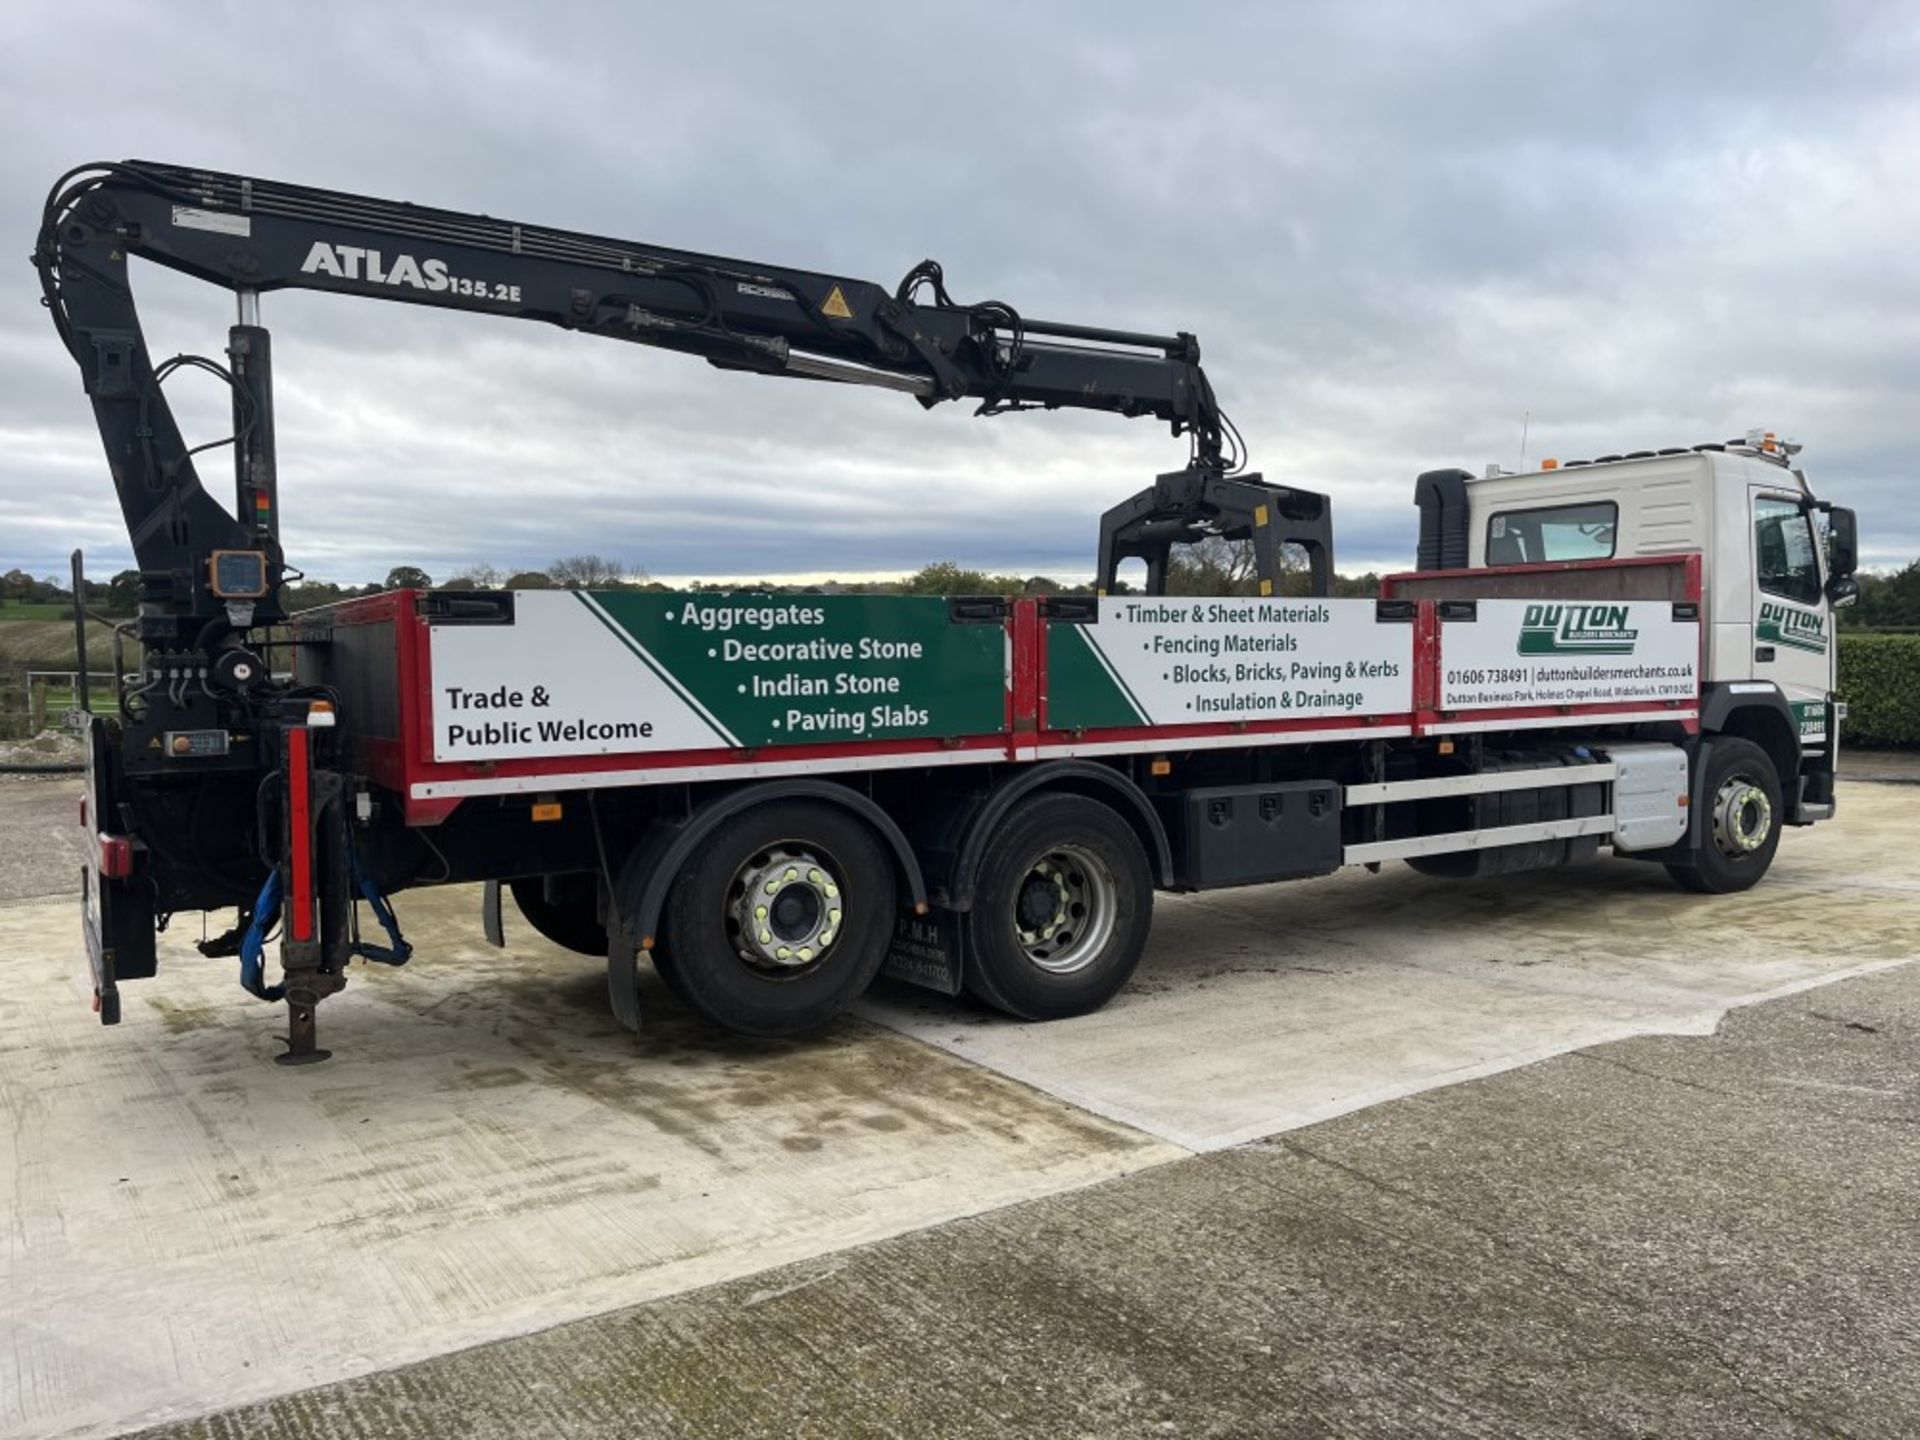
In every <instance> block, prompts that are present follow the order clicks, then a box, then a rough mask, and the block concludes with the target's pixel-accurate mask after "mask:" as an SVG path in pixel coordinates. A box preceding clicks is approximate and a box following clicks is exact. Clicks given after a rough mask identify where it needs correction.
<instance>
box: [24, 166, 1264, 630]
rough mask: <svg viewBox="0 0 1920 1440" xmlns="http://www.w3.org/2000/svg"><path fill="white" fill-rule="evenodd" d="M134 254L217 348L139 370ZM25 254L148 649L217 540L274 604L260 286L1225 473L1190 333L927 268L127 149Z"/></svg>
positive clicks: (80, 177)
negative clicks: (214, 306) (751, 374)
mask: <svg viewBox="0 0 1920 1440" xmlns="http://www.w3.org/2000/svg"><path fill="white" fill-rule="evenodd" d="M134 257H139V258H142V259H146V260H150V261H152V262H154V263H156V264H159V265H164V266H166V267H168V268H169V269H173V270H178V271H180V272H182V273H184V274H188V275H191V276H193V277H195V278H196V279H199V280H204V281H207V282H208V283H210V284H214V285H220V286H224V287H226V288H228V289H230V290H233V291H235V292H236V293H237V294H238V295H239V297H240V323H239V324H238V325H236V326H235V327H234V329H233V332H232V338H231V343H230V347H229V356H230V361H229V363H228V364H226V365H222V364H221V363H220V362H218V361H215V360H210V359H206V358H204V357H180V358H178V359H176V360H173V361H168V362H164V363H162V364H160V365H158V366H156V365H155V364H154V362H153V359H152V357H151V356H150V355H149V354H148V351H147V348H146V342H145V339H144V337H143V335H142V332H141V328H140V320H139V315H138V312H137V310H136V308H135V304H134V297H133V291H132V287H131V285H130V284H129V281H128V274H127V270H128V262H129V260H131V259H133V258H134ZM34 261H35V264H36V266H37V267H38V268H39V270H40V274H41V280H42V286H43V289H44V292H45V297H46V303H47V304H48V306H49V307H50V308H51V309H52V311H53V313H54V317H55V322H56V325H57V326H58V328H59V330H60V333H61V336H62V338H63V339H64V340H65V342H66V344H67V347H68V349H69V350H70V351H71V353H72V354H73V357H74V359H75V360H76V361H77V362H78V363H79V366H80V369H81V373H82V376H83V377H84V381H85V385H86V390H87V393H88V395H89V396H90V397H91V399H92V401H93V406H94V412H95V415H96V418H97V420H98V423H99V427H100V433H101V438H102V440H103V441H104V443H105V446H106V450H107V455H108V458H109V461H110V463H111V466H112V469H113V476H114V483H115V485H116V488H117V489H118V492H119V497H120V503H121V507H122V509H123V511H124V512H125V518H126V522H127V528H128V531H129V533H130V535H131V536H132V539H133V546H134V553H135V558H136V560H137V563H138V567H139V569H140V571H141V573H142V578H143V596H144V602H145V603H144V604H143V607H142V615H143V622H142V639H143V640H146V641H148V642H149V643H157V644H161V645H171V646H176V647H177V646H185V645H190V644H191V643H193V641H194V638H195V636H196V635H198V634H199V633H200V632H201V631H202V630H203V629H204V627H205V626H206V625H207V624H208V623H209V622H215V621H218V620H220V619H221V618H222V616H223V615H224V614H225V612H226V609H227V603H228V601H229V599H230V598H232V596H231V595H228V594H222V593H221V591H222V590H223V589H227V588H246V587H245V586H244V584H239V585H236V586H235V587H223V586H222V585H221V584H220V582H219V578H218V576H217V575H215V574H214V573H213V570H212V565H213V560H214V557H215V556H217V555H221V554H224V553H226V552H234V553H236V554H246V553H249V552H256V551H257V552H261V553H264V555H265V556H266V565H265V569H266V572H267V573H266V575H265V577H264V584H263V585H260V586H257V587H255V588H257V589H258V591H259V593H258V594H257V595H254V596H253V597H251V599H252V602H253V604H254V614H253V618H254V620H255V622H256V623H259V622H267V621H273V620H278V619H280V618H282V617H281V613H280V608H279V604H278V592H279V584H280V579H281V576H282V574H283V570H284V565H283V558H282V556H281V554H280V552H279V541H278V514H279V508H278V496H277V492H276V487H275V457H274V448H273V423H272V412H271V394H270V381H271V357H270V351H269V341H268V336H267V333H266V331H265V330H264V329H263V328H261V326H260V325H259V322H258V297H259V296H260V295H262V294H264V293H267V292H269V291H274V290H284V289H305V290H317V291H326V292H332V293H336V294H346V295H359V296H365V297H370V298H374V299H381V300H396V301H402V302H405V303H408V304H416V305H430V306H436V307H439V308H442V309H452V310H464V311H470V312H473V313H477V314H486V315H498V316H502V317H504V318H509V319H516V320H534V321H540V322H542V323H545V324H550V325H557V326H560V327H561V328H563V329H568V330H577V331H581V332H584V333H587V334H592V335H601V336H606V337H608V338H610V339H617V340H626V341H631V342H633V343H636V344H641V345H649V346H653V347H655V348H659V349H666V350H676V351H680V352H683V353H686V354H690V355H697V356H700V357H701V358H703V359H705V360H707V361H708V362H709V363H711V364H713V365H716V366H719V367H722V368H725V369H734V370H747V371H755V372H758V373H761V374H767V375H779V376H789V377H794V378H800V379H810V380H819V381H829V382H841V383H851V384H861V385H872V386H879V387H882V388H887V389H893V390H899V391H904V392H906V393H908V394H910V395H913V396H914V397H916V398H917V399H918V400H919V401H920V402H921V403H922V404H923V405H927V406H932V405H935V404H938V403H940V402H941V401H945V400H963V399H968V400H974V401H977V402H978V413H981V414H998V413H1003V412H1006V411H1012V410H1023V409H1036V408H1044V409H1056V408H1063V407H1073V408H1078V409H1090V410H1105V411H1111V412H1114V413H1116V414H1119V415H1123V416H1152V417H1155V418H1157V419H1160V420H1162V421H1164V422H1166V423H1167V424H1169V425H1170V426H1171V427H1172V430H1173V433H1174V434H1175V435H1176V436H1180V435H1185V436H1188V437H1190V439H1191V444H1192V456H1191V466H1190V468H1192V469H1194V470H1196V471H1199V472H1202V473H1204V474H1209V475H1219V474H1221V473H1222V472H1223V471H1230V470H1232V469H1234V468H1237V466H1236V465H1235V464H1234V463H1233V458H1237V457H1232V458H1230V457H1229V456H1228V455H1227V454H1226V453H1225V448H1224V447H1225V446H1226V445H1227V444H1228V442H1229V439H1230V437H1231V435H1232V431H1231V426H1230V424H1229V423H1228V422H1227V421H1226V420H1225V418H1224V417H1223V416H1222V414H1221V412H1220V409H1219V406H1218V405H1217V403H1216V402H1215V400H1214V396H1213V391H1212V388H1211V387H1210V386H1209V385H1208V383H1207V377H1206V375H1205V373H1204V372H1203V371H1202V370H1201V368H1200V347H1199V343H1198V342H1197V341H1196V340H1195V338H1194V337H1193V336H1192V335H1190V334H1186V333H1179V334H1174V335H1151V334H1143V333H1137V332H1132V331H1121V330H1111V329H1105V328H1100V327H1095V326H1087V325H1071V324H1060V323H1055V322H1052V321H1044V320H1035V319H1032V318H1029V317H1025V316H1023V315H1021V314H1020V313H1019V312H1018V311H1016V310H1015V309H1014V308H1013V307H1012V306H1010V305H1008V304H1005V303H1003V302H1000V301H983V302H979V303H975V304H961V303H958V302H956V301H955V300H954V299H953V298H952V297H951V296H950V295H949V294H948V292H947V289H946V285H945V279H944V276H943V274H942V271H941V268H940V266H939V265H937V264H935V263H934V262H932V261H924V262H922V263H921V264H919V265H916V266H915V267H913V269H911V270H910V271H908V273H907V274H906V276H905V277H904V278H903V279H902V280H901V282H900V283H899V284H898V285H897V286H895V287H894V288H893V289H892V290H888V289H886V288H884V287H882V286H880V285H877V284H873V283H871V282H869V281H864V280H857V279H853V278H850V277H847V276H842V275H836V274H832V273H828V272H823V271H814V270H802V269H796V268H794V267H791V266H784V265H767V264H762V263H759V262H754V261H745V260H734V259H728V258H725V257H721V256H716V255H703V254H698V253H695V252H693V251H687V250H676V249H668V248H665V247H661V246H655V245H648V244H640V243H635V242H629V241H622V240H610V239H606V238H603V237H600V236H595V235H586V234H580V233H576V232H572V231H566V230H558V229H552V228H549V227H545V226H536V225H527V224H521V223H518V222H514V221H506V220H495V219H492V218H491V217H489V216H485V215H475V214H464V213H461V212H458V211H452V210H439V209H432V208H429V207H426V206H421V205H412V204H406V203H403V202H398V201H392V200H379V199H373V198H369V197H367V196H362V195H352V194H347V193H344V192H340V191H333V190H321V189H314V188H311V187H307V186H299V185H287V184H282V183H280V182H278V181H271V180H260V179H251V178H247V177H244V176H238V175H226V174H220V173H218V172H214V171H209V170H198V169H188V168H185V167H181V166H173V165H160V164H152V163H149V162H145V161H127V162H124V163H119V164H99V165H91V166H85V167H82V168H80V169H78V170H75V171H71V172H69V173H68V175H66V176H64V177H62V179H61V181H60V182H59V183H58V184H56V186H55V187H54V189H53V191H52V193H51V194H50V195H49V197H48V201H47V207H46V213H45V220H44V224H43V227H42V230H41V232H40V237H39V243H38V245H37V247H36V250H35V255H34ZM183 363H184V364H194V365H198V366H201V367H202V368H209V369H212V370H213V371H215V373H218V374H221V375H222V376H223V377H225V378H227V379H228V380H229V381H230V383H231V384H232V386H233V390H234V397H235V398H234V441H233V443H234V446H235V466H236V476H237V495H236V505H235V512H234V514H233V515H228V514H226V513H225V511H224V509H223V507H221V506H220V505H218V504H216V503H215V502H214V501H213V500H212V498H211V497H210V496H208V495H207V493H206V492H205V490H204V489H203V488H202V487H201V484H200V480H199V477H198V474H197V472H196V469H195V465H194V458H193V457H194V451H192V450H189V449H188V448H187V445H186V443H185V441H184V440H183V439H182V437H181V434H180V431H179V427H178V426H177V425H176V423H175V422H174V419H173V415H172V413H171V411H170V410H169V408H168V405H167V401H166V396H165V393H164V391H163V390H162V388H161V382H162V381H164V380H165V379H166V378H167V376H168V374H170V373H171V371H172V370H173V369H176V368H178V367H179V365H181V364H183ZM240 578H241V579H242V580H244V576H242V577H240Z"/></svg>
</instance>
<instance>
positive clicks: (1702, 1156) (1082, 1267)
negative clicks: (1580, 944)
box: [141, 966, 1920, 1440]
mask: <svg viewBox="0 0 1920 1440" xmlns="http://www.w3.org/2000/svg"><path fill="white" fill-rule="evenodd" d="M1917 1070H1920V969H1916V968H1915V967H1912V966H1907V967H1902V968H1900V969H1898V970H1892V971H1887V972H1884V973H1881V974H1878V975H1874V976H1870V977H1866V978H1863V979H1856V980H1849V981H1845V982H1842V983H1840V984H1837V985H1834V986H1832V987H1830V988H1828V989H1823V990H1818V991H1813V992H1809V993H1805V994H1801V995H1798V996H1794V997H1792V998H1789V999H1786V1000H1780V1001H1774V1002H1772V1003H1769V1004H1766V1005H1762V1006H1757V1007H1754V1008H1750V1009H1743V1010H1738V1011H1735V1012H1733V1013H1732V1014H1730V1015H1729V1016H1728V1017H1727V1018H1726V1020H1725V1022H1724V1023H1723V1024H1722V1026H1721V1028H1720V1030H1719V1032H1718V1033H1717V1034H1715V1035H1712V1036H1697V1037H1696V1036H1686V1037H1670V1036H1653V1037H1645V1038H1641V1039H1637V1040H1628V1041H1621V1042H1616V1043H1614V1044H1611V1045H1606V1046H1602V1047H1599V1048H1598V1049H1593V1050H1583V1051H1579V1052H1576V1053H1573V1054H1570V1055H1565V1056H1562V1057H1560V1058H1558V1059H1555V1060H1550V1061H1546V1062H1543V1063H1541V1064H1538V1065H1534V1066H1529V1067H1525V1068H1522V1069H1519V1070H1512V1071H1508V1072H1507V1073H1505V1074H1503V1075H1499V1076H1496V1077H1493V1078H1490V1079H1483V1080H1477V1081H1474V1082H1472V1083H1470V1084H1465V1085H1457V1086H1452V1087H1449V1088H1445V1089H1440V1090H1433V1091H1429V1092H1427V1093H1425V1094H1422V1095H1419V1096H1416V1097H1414V1098H1411V1099H1407V1100H1401V1101H1397V1102H1394V1103H1392V1104H1388V1105H1382V1106H1378V1107H1375V1108H1374V1109H1371V1110H1367V1111H1363V1112H1360V1113H1358V1114H1353V1115H1348V1116H1345V1117H1343V1118H1341V1119H1339V1120H1333V1121H1329V1122H1326V1123H1324V1124H1321V1125H1317V1126H1314V1127H1312V1128H1309V1129H1305V1130H1298V1131H1294V1132H1292V1133H1291V1134H1289V1135H1285V1136H1281V1137H1279V1138H1277V1139H1275V1140H1272V1141H1264V1142H1259V1143H1257V1144H1254V1145H1249V1146H1245V1147H1242V1148H1239V1149H1234V1150H1226V1151H1221V1152H1217V1153H1214V1154H1210V1155H1204V1156H1199V1157H1196V1158H1194V1159H1191V1160H1185V1161H1181V1162H1179V1163H1177V1164H1172V1165H1162V1166H1158V1167H1155V1168H1153V1169H1150V1170H1146V1171H1142V1172H1140V1173H1137V1174H1134V1175H1130V1176H1127V1177H1124V1178H1122V1179H1118V1180H1115V1181H1112V1182H1110V1183H1108V1184H1104V1185H1099V1186H1095V1187H1092V1188H1090V1189H1086V1190H1081V1191H1076V1192H1074V1193H1072V1194H1068V1195H1062V1196H1057V1197H1054V1198H1052V1199H1048V1200H1042V1201H1036V1202H1034V1203H1032V1204H1026V1205H1019V1206H1014V1207H1011V1208H1009V1209H1003V1210H998V1211H995V1212H993V1213H991V1214H987V1215H982V1216H979V1217H977V1218H974V1219H971V1220H965V1221H959V1222H956V1223H954V1224H951V1225H943V1226H939V1227H937V1228H935V1229H931V1230H925V1231H921V1232H919V1233H916V1234H913V1235H907V1236H902V1237H900V1238H898V1239H895V1240H890V1241H886V1242H884V1243H882V1244H879V1245H874V1246H868V1247H865V1248H863V1249H861V1250H858V1251H854V1252H851V1253H848V1254H842V1255H836V1256H832V1257H828V1258H825V1259H821V1260H816V1261H811V1262H808V1263H806V1264H803V1265H798V1266H793V1267H789V1268H787V1269H785V1270H781V1271H776V1272H774V1273H772V1274H768V1275H760V1276H756V1277H754V1278H753V1279H750V1280H742V1281H736V1282H734V1283H732V1284H728V1285H724V1286H719V1287H716V1288H713V1289H709V1290H703V1291H700V1292H698V1293H696V1294H690V1295H684V1296H679V1297H676V1298H673V1299H669V1300H664V1301H659V1302H656V1303H654V1304H650V1305H643V1306H639V1307H636V1308H634V1309H631V1310H627V1311H624V1312H622V1313H619V1314H615V1315H607V1316H602V1317H599V1318H596V1319H592V1320H586V1321H581V1322H579V1323H576V1324H573V1325H566V1326H562V1327H560V1328H558V1329H554V1330H549V1331H546V1332H544V1333H542V1334H539V1335H534V1336H530V1337H528V1338H526V1339H522V1340H516V1341H510V1342H506V1343H502V1344H498V1345H490V1346H485V1347H483V1348H480V1349H477V1350H469V1351H466V1352H463V1353H461V1354H457V1355H450V1356H447V1357H445V1358H443V1359H440V1360H435V1361H430V1362H428V1363H426V1364H424V1365H419V1366H415V1367H411V1368H408V1369H404V1370H399V1371H390V1372H388V1373H386V1374H382V1375H377V1376H372V1377H368V1378H366V1379H362V1380H355V1381H349V1382H346V1383H344V1384H341V1385H337V1386H331V1387H328V1388H327V1389H324V1390H319V1391H314V1392H309V1393H307V1394H302V1395H295V1396H290V1397H287V1398H285V1399H282V1400H279V1401H274V1402H270V1403H267V1404H263V1405H259V1406H252V1407H246V1408H243V1409H240V1410H237V1411H234V1412H230V1413H227V1414H223V1415H221V1416H218V1417H216V1418H213V1419H211V1420H207V1421H203V1422H195V1423H187V1424H182V1425H179V1426H171V1427H168V1428H166V1429H165V1430H163V1431H158V1432H155V1433H153V1434H151V1435H146V1436H143V1437H141V1440H243V1437H244V1440H314V1437H318V1436H334V1435H353V1436H361V1435H365V1436H382V1437H391V1440H428V1437H458V1440H627V1437H632V1436H674V1437H685V1440H751V1437H767V1440H785V1437H814V1440H845V1437H853V1436H862V1437H864V1436H888V1437H897V1440H922V1437H930V1436H940V1437H975V1436H978V1437H983V1440H984V1437H994V1440H998V1437H1035V1440H1065V1437H1107V1436H1177V1437H1182V1440H1187V1437H1223V1440H1224V1437H1241V1436H1273V1437H1289V1440H1291V1437H1302V1440H1306V1437H1313V1440H1319V1437H1335V1436H1338V1437H1350V1440H1409V1437H1412V1440H1469V1437H1471V1440H1511V1437H1516V1436H1526V1437H1534V1436H1552V1437H1569V1440H1571V1437H1594V1440H1629V1437H1662V1440H1667V1437H1687V1440H1695V1437H1698V1440H1722V1437H1724V1440H1757V1437H1806V1440H1814V1437H1834V1436H1852V1437H1860V1440H1867V1437H1872V1440H1908V1437H1911V1436H1912V1435H1913V1434H1914V1433H1915V1431H1916V1428H1920V1427H1917V1426H1916V1417H1917V1416H1920V1247H1916V1246H1915V1245H1914V1234H1915V1230H1916V1226H1917V1225H1920V1200H1916V1198H1915V1197H1916V1195H1920V1127H1916V1125H1915V1124H1914V1115H1915V1101H1916V1099H1920V1087H1917V1086H1916V1083H1915V1075H1916V1071H1917Z"/></svg>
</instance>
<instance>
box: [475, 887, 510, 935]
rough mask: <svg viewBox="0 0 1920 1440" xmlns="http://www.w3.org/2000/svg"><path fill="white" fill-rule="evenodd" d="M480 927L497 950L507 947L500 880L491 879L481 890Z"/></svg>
mask: <svg viewBox="0 0 1920 1440" xmlns="http://www.w3.org/2000/svg"><path fill="white" fill-rule="evenodd" d="M480 929H481V931H482V932H483V933H484V934H485V935H486V937H487V943H488V944H489V945H491V946H493V948H494V949H496V950H504V949H506V948H507V930H506V926H505V925H504V924H503V923H502V922H501V919H500V882H499V881H498V880H489V881H487V883H486V884H485V885H484V886H482V887H481V890H480Z"/></svg>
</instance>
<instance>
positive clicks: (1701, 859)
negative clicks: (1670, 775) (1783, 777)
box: [1667, 739, 1781, 895]
mask: <svg viewBox="0 0 1920 1440" xmlns="http://www.w3.org/2000/svg"><path fill="white" fill-rule="evenodd" d="M1703 763H1704V764H1705V766H1706V774H1705V775H1704V776H1703V777H1702V784H1701V785H1700V788H1699V794H1700V795H1701V796H1702V797H1703V798H1704V800H1705V801H1706V804H1707V807H1708V810H1707V813H1706V814H1705V815H1703V816H1700V817H1698V818H1697V820H1696V822H1695V823H1696V824H1698V825H1700V826H1701V827H1702V830H1703V831H1704V833H1703V834H1702V835H1701V837H1700V848H1699V850H1698V851H1696V852H1695V856H1694V859H1693V861H1692V863H1690V864H1684V865H1683V864H1669V865H1668V866H1667V873H1668V874H1669V875H1671V876H1672V877H1673V878H1674V879H1675V880H1676V881H1678V882H1679V883H1680V884H1681V885H1682V886H1684V887H1685V888H1686V889H1688V890H1694V891H1697V892H1699V893H1700V894H1703V895H1727V894H1731V893H1733V892H1734V891H1738V890H1746V889H1749V888H1751V887H1752V886H1754V885H1756V884H1758V883H1759V880H1760V877H1761V876H1762V875H1765V874H1766V873H1767V867H1768V866H1770V865H1772V864H1773V852H1774V851H1775V850H1776V849H1778V848H1779V845H1780V815H1781V803H1780V774H1779V772H1778V771H1777V770H1776V769H1775V768H1774V764H1773V757H1772V756H1770V755H1768V754H1767V752H1766V751H1765V750H1762V749H1761V748H1760V747H1759V746H1758V745H1756V744H1754V743H1753V742H1752V741H1751V740H1732V739H1726V740H1713V741H1710V742H1708V745H1707V753H1706V759H1705V761H1704V762H1703Z"/></svg>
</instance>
